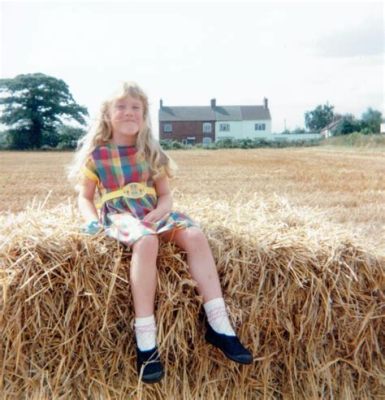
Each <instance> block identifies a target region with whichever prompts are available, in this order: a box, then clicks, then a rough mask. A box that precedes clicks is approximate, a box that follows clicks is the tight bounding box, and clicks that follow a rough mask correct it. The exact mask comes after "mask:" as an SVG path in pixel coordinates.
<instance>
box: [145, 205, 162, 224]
mask: <svg viewBox="0 0 385 400" xmlns="http://www.w3.org/2000/svg"><path fill="white" fill-rule="evenodd" d="M166 214H167V212H165V211H162V210H160V209H157V208H155V209H154V210H152V211H150V212H149V213H148V214H147V215H146V216H145V217H144V218H143V221H146V222H151V223H155V222H158V221H159V220H160V219H162V218H163V217H164V216H165V215H166Z"/></svg>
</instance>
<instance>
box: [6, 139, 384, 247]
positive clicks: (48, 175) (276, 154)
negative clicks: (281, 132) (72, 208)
mask: <svg viewBox="0 0 385 400" xmlns="http://www.w3.org/2000/svg"><path fill="white" fill-rule="evenodd" d="M168 153H169V154H170V155H171V156H172V157H173V158H174V159H175V161H176V162H177V164H178V165H179V167H180V171H179V173H178V176H177V177H176V178H175V179H174V180H173V181H172V182H171V184H172V187H173V188H174V197H175V199H176V200H180V202H181V203H183V202H184V199H185V198H193V199H196V201H197V205H198V204H199V201H200V199H201V198H205V199H210V200H212V201H213V207H215V202H216V201H218V200H221V201H222V200H223V201H231V202H233V204H234V205H235V207H237V208H238V207H242V202H243V201H247V200H250V199H253V198H257V199H260V200H264V201H270V200H271V199H273V198H276V197H278V198H282V199H284V200H285V201H288V202H289V203H290V205H292V206H293V207H301V208H303V207H304V208H306V209H307V208H311V209H313V210H319V211H321V212H323V213H324V218H325V219H326V220H331V221H333V222H337V223H341V224H343V225H344V226H345V227H346V228H347V229H349V230H351V231H352V232H357V234H358V235H359V236H361V238H362V239H363V240H367V241H368V243H369V245H373V246H375V247H376V248H378V249H380V250H381V249H385V200H384V199H385V150H384V151H379V150H378V149H365V148H364V149H361V148H359V149H349V148H341V147H315V148H295V149H256V150H235V149H234V150H217V151H205V150H196V151H170V152H168ZM70 159H71V153H44V152H40V153H32V152H24V153H23V152H0V171H1V172H0V189H1V190H0V212H6V211H11V212H17V211H21V210H22V209H24V208H25V206H26V204H28V203H29V202H30V201H31V200H32V198H33V197H36V200H37V202H42V201H44V200H45V199H46V201H47V203H46V206H47V207H51V206H53V205H56V204H59V203H62V202H66V201H67V199H68V198H70V199H71V201H72V200H73V198H74V193H73V190H72V188H71V187H70V185H69V184H68V182H67V180H66V178H65V174H64V166H65V165H66V164H67V163H68V162H69V161H70ZM16 182H17V187H18V189H16V188H15V183H16ZM47 194H49V197H48V198H47ZM238 200H239V205H236V204H235V203H236V202H237V201H238Z"/></svg>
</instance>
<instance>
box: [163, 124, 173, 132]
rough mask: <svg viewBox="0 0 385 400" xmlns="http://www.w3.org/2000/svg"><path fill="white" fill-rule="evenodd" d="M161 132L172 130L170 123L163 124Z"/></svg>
mask: <svg viewBox="0 0 385 400" xmlns="http://www.w3.org/2000/svg"><path fill="white" fill-rule="evenodd" d="M163 132H172V124H163Z"/></svg>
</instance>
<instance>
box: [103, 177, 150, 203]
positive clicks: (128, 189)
mask: <svg viewBox="0 0 385 400" xmlns="http://www.w3.org/2000/svg"><path fill="white" fill-rule="evenodd" d="M146 194H150V195H153V196H156V191H155V189H154V188H152V187H149V186H147V185H145V184H143V183H140V182H133V183H129V184H128V185H126V186H123V187H122V188H121V189H118V190H114V191H113V192H109V193H104V194H103V195H102V197H101V199H100V205H102V204H104V203H105V202H106V201H108V200H111V199H116V198H117V197H128V198H130V199H139V198H141V197H144V196H145V195H146Z"/></svg>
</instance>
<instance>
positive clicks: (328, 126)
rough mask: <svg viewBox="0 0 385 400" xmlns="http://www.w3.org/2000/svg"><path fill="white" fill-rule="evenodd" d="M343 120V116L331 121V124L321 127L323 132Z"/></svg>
mask: <svg viewBox="0 0 385 400" xmlns="http://www.w3.org/2000/svg"><path fill="white" fill-rule="evenodd" d="M342 121H343V118H338V119H336V120H335V121H332V122H330V124H328V125H326V126H325V127H324V128H322V129H321V132H324V131H327V130H330V129H333V128H335V127H336V126H337V125H338V124H339V123H340V122H342Z"/></svg>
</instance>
